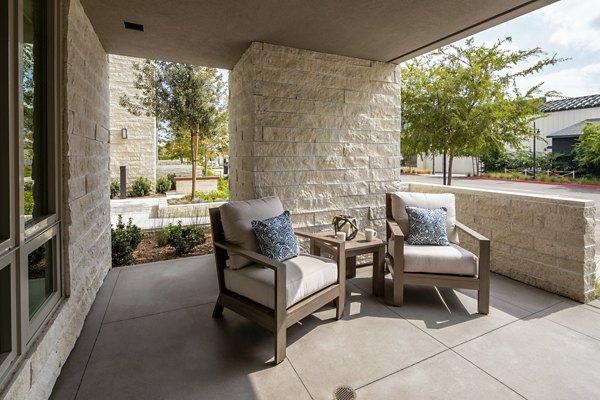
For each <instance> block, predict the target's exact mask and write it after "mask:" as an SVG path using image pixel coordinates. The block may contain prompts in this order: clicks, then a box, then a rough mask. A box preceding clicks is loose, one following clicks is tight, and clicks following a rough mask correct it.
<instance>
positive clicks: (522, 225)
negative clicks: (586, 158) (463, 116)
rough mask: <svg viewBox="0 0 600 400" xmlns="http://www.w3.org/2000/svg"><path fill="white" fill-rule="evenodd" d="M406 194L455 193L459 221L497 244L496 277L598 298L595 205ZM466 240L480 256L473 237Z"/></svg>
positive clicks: (411, 187)
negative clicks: (595, 287)
mask: <svg viewBox="0 0 600 400" xmlns="http://www.w3.org/2000/svg"><path fill="white" fill-rule="evenodd" d="M402 188H403V190H405V191H411V192H429V193H454V194H455V195H456V212H457V219H458V220H459V221H460V222H462V223H464V224H466V225H467V226H469V227H471V228H473V229H475V230H476V231H478V232H479V233H481V234H483V235H485V236H487V237H488V238H490V240H491V257H492V259H491V269H492V271H494V272H497V273H499V274H502V275H506V276H508V277H511V278H513V279H516V280H518V281H521V282H525V283H527V284H529V285H532V286H536V287H539V288H542V289H544V290H547V291H550V292H553V293H558V294H560V295H563V296H566V297H569V298H571V299H574V300H577V301H580V302H587V301H590V300H592V299H593V298H594V279H595V263H594V255H595V237H594V229H595V223H596V221H595V218H594V216H595V212H596V208H595V205H594V202H593V201H591V200H578V199H566V198H558V197H552V196H541V195H527V194H520V193H508V192H501V191H494V190H480V189H467V188H458V187H452V186H441V185H428V184H419V183H410V184H403V185H402ZM460 240H461V245H463V246H465V247H466V248H469V250H471V251H475V250H476V246H475V243H474V242H473V241H470V240H469V237H468V236H466V235H464V234H463V235H462V236H461V237H460Z"/></svg>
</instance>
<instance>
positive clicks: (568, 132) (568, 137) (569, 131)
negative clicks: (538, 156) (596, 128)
mask: <svg viewBox="0 0 600 400" xmlns="http://www.w3.org/2000/svg"><path fill="white" fill-rule="evenodd" d="M588 122H592V123H600V118H590V119H586V120H585V121H581V122H577V123H576V124H573V125H571V126H567V127H566V128H564V129H561V130H559V131H557V132H554V133H552V134H550V135H548V136H547V137H548V138H549V139H551V140H552V152H553V153H570V152H571V151H573V150H574V147H575V144H576V143H577V139H579V136H581V128H582V127H583V126H584V125H585V124H586V123H588Z"/></svg>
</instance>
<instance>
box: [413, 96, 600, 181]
mask: <svg viewBox="0 0 600 400" xmlns="http://www.w3.org/2000/svg"><path fill="white" fill-rule="evenodd" d="M542 111H543V112H544V113H545V114H546V117H544V118H540V119H538V120H536V121H535V127H536V129H538V130H539V131H540V136H542V137H543V138H544V140H545V141H542V140H537V141H536V151H538V152H545V151H553V152H570V151H571V150H572V147H573V144H574V143H575V141H576V139H577V137H579V134H580V130H581V127H582V126H583V125H584V124H585V122H586V121H592V122H594V121H596V122H600V94H594V95H590V96H581V97H571V98H568V99H560V100H552V101H548V102H546V104H545V105H544V106H542ZM532 129H533V128H532ZM574 135H577V136H574ZM523 146H524V148H525V149H528V150H530V151H531V150H533V140H528V141H525V142H524V143H523ZM434 166H435V172H442V168H443V164H442V157H441V156H438V157H435V162H434V160H433V159H432V158H431V157H429V158H424V159H421V157H419V158H418V159H417V168H419V169H433V167H434ZM475 168H476V164H475V162H474V160H473V159H472V158H471V157H459V158H457V159H455V160H454V167H453V172H454V173H456V174H467V173H475Z"/></svg>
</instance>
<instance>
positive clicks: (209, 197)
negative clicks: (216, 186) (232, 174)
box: [196, 190, 229, 202]
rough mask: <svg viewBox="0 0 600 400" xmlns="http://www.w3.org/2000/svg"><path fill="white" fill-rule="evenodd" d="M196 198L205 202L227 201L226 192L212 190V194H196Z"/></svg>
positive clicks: (227, 193) (227, 195)
mask: <svg viewBox="0 0 600 400" xmlns="http://www.w3.org/2000/svg"><path fill="white" fill-rule="evenodd" d="M196 197H197V198H198V199H200V200H202V201H205V202H213V201H227V199H229V191H228V190H213V191H212V192H208V193H202V192H196Z"/></svg>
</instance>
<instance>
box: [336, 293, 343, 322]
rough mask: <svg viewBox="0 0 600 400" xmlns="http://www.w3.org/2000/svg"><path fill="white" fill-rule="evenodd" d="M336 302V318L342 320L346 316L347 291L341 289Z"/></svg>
mask: <svg viewBox="0 0 600 400" xmlns="http://www.w3.org/2000/svg"><path fill="white" fill-rule="evenodd" d="M334 302H335V319H337V320H340V319H342V318H343V317H344V307H345V305H346V291H343V292H342V291H340V295H339V297H338V298H337V299H335V300H334Z"/></svg>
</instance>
